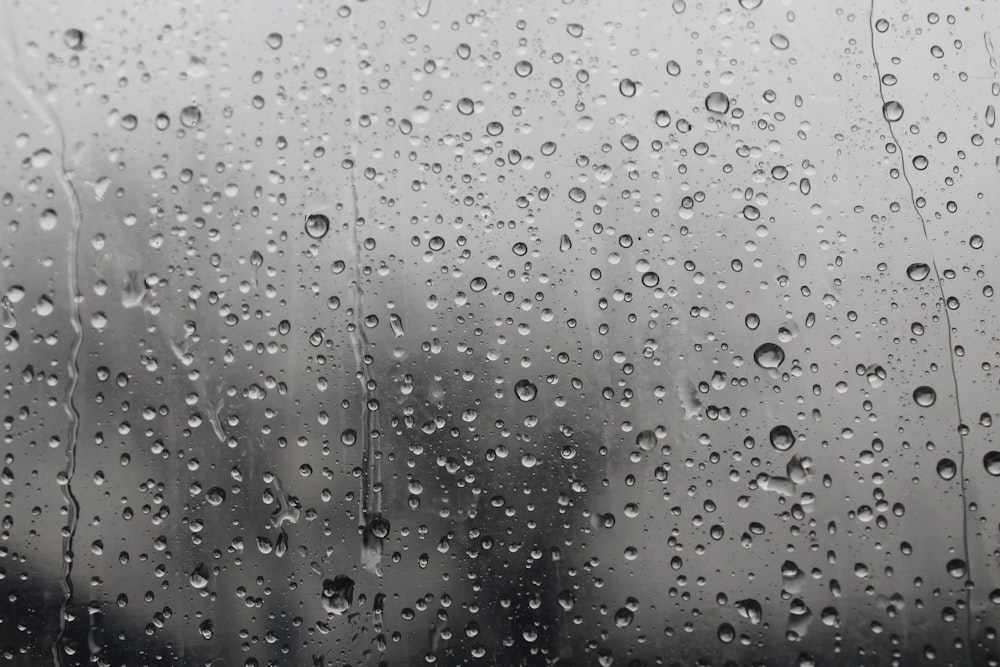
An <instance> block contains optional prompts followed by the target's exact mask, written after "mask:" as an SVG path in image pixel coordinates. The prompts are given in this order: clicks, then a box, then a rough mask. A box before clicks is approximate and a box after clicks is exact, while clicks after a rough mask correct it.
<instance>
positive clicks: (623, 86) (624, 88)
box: [618, 79, 639, 97]
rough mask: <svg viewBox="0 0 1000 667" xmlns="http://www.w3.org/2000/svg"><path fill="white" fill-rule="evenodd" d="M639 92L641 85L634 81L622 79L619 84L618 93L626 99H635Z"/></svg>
mask: <svg viewBox="0 0 1000 667" xmlns="http://www.w3.org/2000/svg"><path fill="white" fill-rule="evenodd" d="M638 90H639V85H638V84H637V83H636V82H635V81H633V80H632V79H622V80H621V81H620V82H619V83H618V92H619V93H621V94H622V96H624V97H635V94H636V92H637V91H638Z"/></svg>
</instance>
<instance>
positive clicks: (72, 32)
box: [63, 28, 86, 51]
mask: <svg viewBox="0 0 1000 667" xmlns="http://www.w3.org/2000/svg"><path fill="white" fill-rule="evenodd" d="M63 44H65V45H66V47H67V48H69V49H72V50H73V51H82V50H83V47H84V46H86V45H85V44H84V34H83V31H81V30H77V29H76V28H70V29H69V30H67V31H66V32H64V33H63Z"/></svg>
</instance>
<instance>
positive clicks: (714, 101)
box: [705, 91, 729, 114]
mask: <svg viewBox="0 0 1000 667" xmlns="http://www.w3.org/2000/svg"><path fill="white" fill-rule="evenodd" d="M705 108H706V109H708V110H709V111H711V112H712V113H717V114H724V113H726V112H728V111H729V96H728V95H726V94H725V93H720V92H718V91H716V92H714V93H709V94H708V97H706V98H705Z"/></svg>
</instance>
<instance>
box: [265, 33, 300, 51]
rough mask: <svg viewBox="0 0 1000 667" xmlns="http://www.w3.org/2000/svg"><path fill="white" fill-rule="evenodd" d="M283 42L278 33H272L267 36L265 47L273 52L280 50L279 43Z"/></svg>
mask: <svg viewBox="0 0 1000 667" xmlns="http://www.w3.org/2000/svg"><path fill="white" fill-rule="evenodd" d="M283 41H284V38H283V37H282V36H281V33H280V32H272V33H271V34H270V35H268V36H267V45H268V46H270V47H271V48H272V49H275V50H277V49H280V48H281V43H282V42H283ZM293 50H294V49H293Z"/></svg>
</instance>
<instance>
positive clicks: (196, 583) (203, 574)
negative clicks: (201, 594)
mask: <svg viewBox="0 0 1000 667" xmlns="http://www.w3.org/2000/svg"><path fill="white" fill-rule="evenodd" d="M189 581H190V582H191V586H192V587H193V588H197V589H202V588H205V587H207V586H208V570H207V569H205V564H204V563H198V567H196V568H195V569H194V571H193V572H192V573H191V576H190V577H189Z"/></svg>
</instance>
